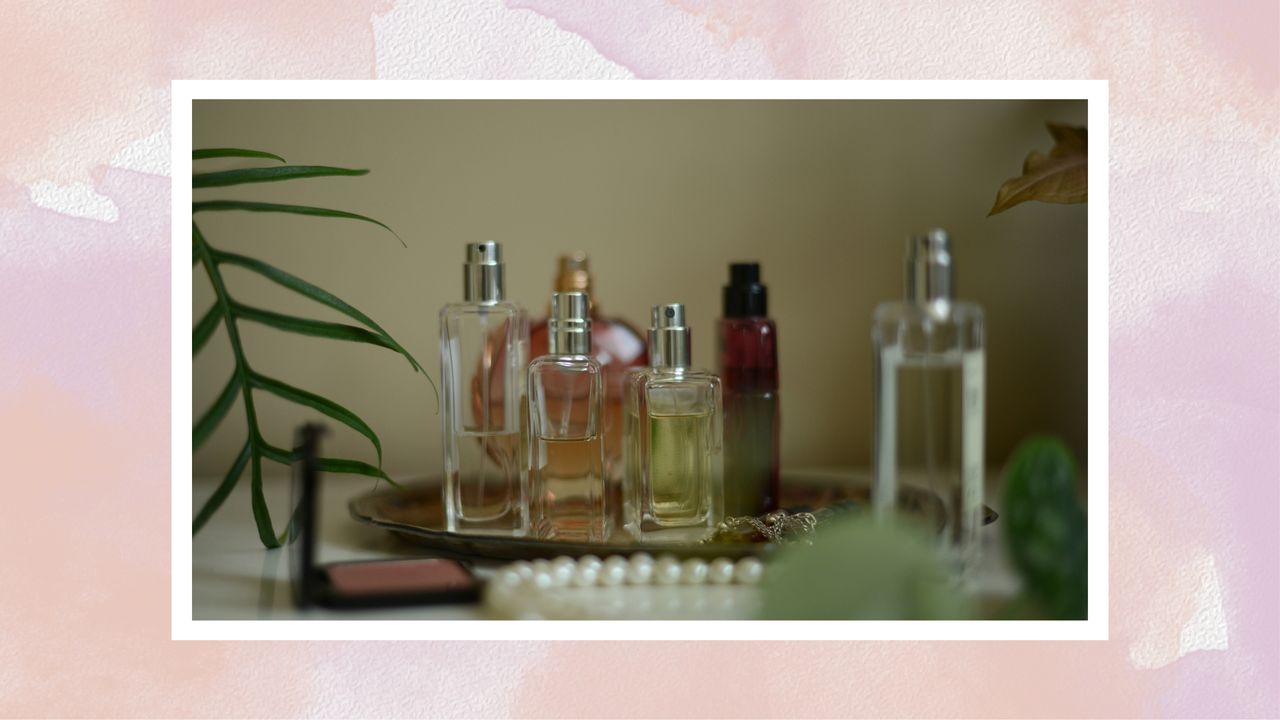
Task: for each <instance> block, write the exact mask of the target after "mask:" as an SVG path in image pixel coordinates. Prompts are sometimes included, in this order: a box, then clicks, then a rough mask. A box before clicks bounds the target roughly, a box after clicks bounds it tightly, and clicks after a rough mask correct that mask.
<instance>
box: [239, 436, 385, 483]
mask: <svg viewBox="0 0 1280 720" xmlns="http://www.w3.org/2000/svg"><path fill="white" fill-rule="evenodd" d="M258 450H259V452H261V453H262V457H264V458H266V459H268V460H272V461H274V462H277V463H280V464H281V465H291V464H292V463H293V461H294V460H296V459H297V458H296V457H295V456H294V454H293V453H292V452H289V451H287V450H282V449H280V448H278V447H275V446H274V445H271V444H269V443H266V442H259V443H258ZM316 469H318V470H320V471H321V472H329V473H344V474H347V475H367V476H369V477H374V478H378V479H380V480H386V481H387V482H389V483H391V484H392V485H394V486H396V487H400V484H399V483H397V482H396V481H395V480H392V479H391V476H389V475H387V474H386V473H385V472H383V471H382V469H381V468H376V467H374V466H372V465H370V464H369V463H367V462H361V461H359V460H346V459H343V458H317V459H316Z"/></svg>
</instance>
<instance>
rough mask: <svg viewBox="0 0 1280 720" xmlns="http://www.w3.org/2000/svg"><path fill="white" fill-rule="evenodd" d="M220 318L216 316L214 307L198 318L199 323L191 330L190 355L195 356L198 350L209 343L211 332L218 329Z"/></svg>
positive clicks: (216, 308)
mask: <svg viewBox="0 0 1280 720" xmlns="http://www.w3.org/2000/svg"><path fill="white" fill-rule="evenodd" d="M220 320H222V317H221V316H220V315H219V314H218V306H217V305H214V306H213V307H211V308H209V311H208V312H206V313H205V314H204V317H202V318H200V322H198V323H196V326H195V327H194V328H192V330H191V354H192V355H195V354H196V353H198V352H200V348H202V347H204V344H205V343H207V342H209V338H211V337H213V331H214V330H217V329H218V321H220Z"/></svg>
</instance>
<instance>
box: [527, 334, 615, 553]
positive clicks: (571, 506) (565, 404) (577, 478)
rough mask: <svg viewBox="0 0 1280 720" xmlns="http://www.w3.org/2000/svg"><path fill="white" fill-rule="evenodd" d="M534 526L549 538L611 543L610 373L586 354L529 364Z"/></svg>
mask: <svg viewBox="0 0 1280 720" xmlns="http://www.w3.org/2000/svg"><path fill="white" fill-rule="evenodd" d="M528 387H529V445H530V447H529V473H528V486H529V487H528V493H527V494H528V497H529V514H530V528H531V532H532V534H533V535H535V536H536V537H539V538H544V539H548V540H567V541H574V542H593V543H599V542H605V541H606V540H607V539H608V538H609V534H610V532H611V531H612V529H613V522H612V516H611V512H610V511H611V508H610V504H609V502H608V499H607V493H606V485H605V473H604V447H605V446H604V406H603V403H604V372H603V370H602V369H601V367H600V363H599V362H598V361H596V359H595V358H594V357H590V356H587V355H544V356H542V357H540V358H538V359H536V360H534V361H533V362H532V363H530V364H529V380H528Z"/></svg>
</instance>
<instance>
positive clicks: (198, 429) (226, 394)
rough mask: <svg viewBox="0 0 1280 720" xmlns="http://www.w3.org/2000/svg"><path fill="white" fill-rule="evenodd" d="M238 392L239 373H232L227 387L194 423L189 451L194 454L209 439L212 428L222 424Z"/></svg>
mask: <svg viewBox="0 0 1280 720" xmlns="http://www.w3.org/2000/svg"><path fill="white" fill-rule="evenodd" d="M239 391H240V373H238V372H236V373H232V374H231V379H230V380H228V381H227V386H226V387H224V388H223V389H222V392H221V393H220V394H219V395H218V399H217V400H214V401H213V405H210V406H209V409H208V410H205V411H204V415H202V416H201V417H200V420H199V421H198V422H196V425H195V428H193V429H192V431H191V450H192V451H193V452H194V451H195V450H197V449H199V448H200V446H201V445H203V444H204V441H205V440H208V439H209V435H211V434H212V433H213V430H214V428H216V427H218V423H220V422H222V418H224V417H226V416H227V411H228V410H230V409H231V406H232V405H233V404H234V403H235V401H236V393H237V392H239Z"/></svg>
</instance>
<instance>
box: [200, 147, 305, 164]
mask: <svg viewBox="0 0 1280 720" xmlns="http://www.w3.org/2000/svg"><path fill="white" fill-rule="evenodd" d="M223 157H242V158H266V159H268V160H279V161H280V162H284V161H285V159H284V158H282V157H280V156H279V155H276V154H275V153H269V152H262V151H261V150H245V149H244V148H205V149H204V150H192V151H191V159H192V160H208V159H209V158H223Z"/></svg>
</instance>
